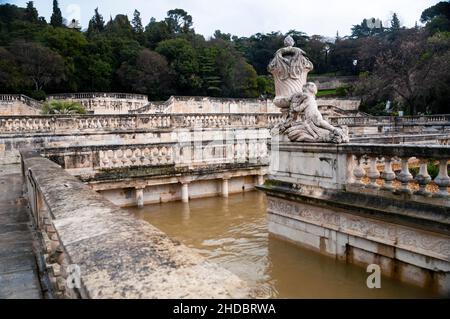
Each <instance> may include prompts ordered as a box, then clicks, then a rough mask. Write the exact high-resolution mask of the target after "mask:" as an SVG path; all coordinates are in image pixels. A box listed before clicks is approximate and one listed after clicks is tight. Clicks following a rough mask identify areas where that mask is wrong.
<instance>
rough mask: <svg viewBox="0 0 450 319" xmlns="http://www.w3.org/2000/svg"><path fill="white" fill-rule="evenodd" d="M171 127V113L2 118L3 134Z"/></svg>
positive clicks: (0, 125)
mask: <svg viewBox="0 0 450 319" xmlns="http://www.w3.org/2000/svg"><path fill="white" fill-rule="evenodd" d="M169 127H171V122H170V116H168V115H146V116H139V115H90V116H89V115H88V116H64V115H59V116H8V117H0V134H1V133H76V132H79V131H102V130H144V129H158V128H169Z"/></svg>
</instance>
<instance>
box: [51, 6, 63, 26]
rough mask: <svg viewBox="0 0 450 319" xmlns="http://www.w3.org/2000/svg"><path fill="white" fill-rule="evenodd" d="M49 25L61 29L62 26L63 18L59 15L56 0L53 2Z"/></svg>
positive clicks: (59, 11)
mask: <svg viewBox="0 0 450 319" xmlns="http://www.w3.org/2000/svg"><path fill="white" fill-rule="evenodd" d="M50 24H51V25H52V26H54V27H62V26H63V17H62V13H61V9H59V6H58V0H53V14H52V17H51V18H50Z"/></svg>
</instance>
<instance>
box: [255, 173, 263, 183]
mask: <svg viewBox="0 0 450 319" xmlns="http://www.w3.org/2000/svg"><path fill="white" fill-rule="evenodd" d="M256 184H257V185H262V184H264V175H258V176H257V181H256Z"/></svg>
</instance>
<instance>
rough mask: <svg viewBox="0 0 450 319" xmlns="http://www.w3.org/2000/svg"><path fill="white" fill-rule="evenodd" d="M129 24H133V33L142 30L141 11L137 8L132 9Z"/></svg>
mask: <svg viewBox="0 0 450 319" xmlns="http://www.w3.org/2000/svg"><path fill="white" fill-rule="evenodd" d="M131 25H132V26H133V31H134V32H135V33H138V34H140V33H142V32H144V27H143V26H142V20H141V13H140V12H139V11H137V10H134V14H133V20H132V21H131Z"/></svg>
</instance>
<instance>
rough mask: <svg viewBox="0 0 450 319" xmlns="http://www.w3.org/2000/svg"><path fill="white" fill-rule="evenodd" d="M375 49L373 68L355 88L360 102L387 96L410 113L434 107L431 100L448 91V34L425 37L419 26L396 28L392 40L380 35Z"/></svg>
mask: <svg viewBox="0 0 450 319" xmlns="http://www.w3.org/2000/svg"><path fill="white" fill-rule="evenodd" d="M377 49H378V50H377V55H376V63H375V66H374V70H373V72H372V73H371V74H369V76H367V77H366V78H365V79H364V80H363V81H361V83H360V84H359V85H358V87H357V90H356V92H357V93H359V94H362V95H363V99H364V100H365V101H364V103H371V104H376V103H378V102H380V101H383V100H386V99H390V100H393V101H395V102H397V103H399V104H400V105H403V106H404V108H405V109H406V110H407V111H408V113H409V114H411V115H415V114H417V113H418V112H432V111H433V107H434V108H435V109H436V105H435V106H432V104H433V101H436V98H437V96H438V95H439V93H441V92H446V91H448V87H449V83H450V79H449V75H448V72H450V54H449V50H450V36H448V35H446V34H444V35H439V34H437V35H436V37H432V38H430V39H429V38H428V37H427V33H426V32H424V31H421V30H416V29H414V28H413V29H408V30H399V32H398V36H397V37H395V38H394V39H393V40H391V38H389V37H386V38H384V39H382V41H380V42H379V44H378V48H377ZM444 88H445V89H444ZM448 102H449V101H448V95H447V100H446V103H448ZM439 104H440V105H445V103H442V102H439ZM447 105H448V104H447Z"/></svg>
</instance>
